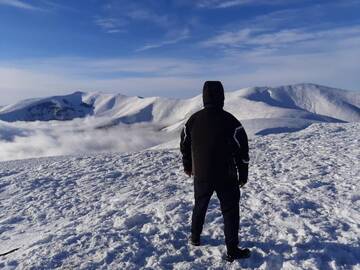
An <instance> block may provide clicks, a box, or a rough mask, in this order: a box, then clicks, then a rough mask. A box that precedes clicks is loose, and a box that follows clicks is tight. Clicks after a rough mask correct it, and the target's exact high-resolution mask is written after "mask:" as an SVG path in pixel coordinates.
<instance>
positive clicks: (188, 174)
mask: <svg viewBox="0 0 360 270" xmlns="http://www.w3.org/2000/svg"><path fill="white" fill-rule="evenodd" d="M184 172H185V174H186V175H187V176H189V177H191V175H192V172H191V171H186V170H185V171H184Z"/></svg>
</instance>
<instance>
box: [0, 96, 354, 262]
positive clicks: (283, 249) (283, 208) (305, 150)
mask: <svg viewBox="0 0 360 270" xmlns="http://www.w3.org/2000/svg"><path fill="white" fill-rule="evenodd" d="M259 91H260V90H259ZM251 92H252V91H251ZM359 129H360V123H345V124H344V123H339V124H333V123H332V124H314V125H312V126H310V127H308V128H306V129H304V130H302V131H299V132H294V133H284V134H275V135H269V136H256V137H254V138H253V140H252V141H251V142H250V153H251V159H250V160H251V162H250V175H249V182H248V184H247V185H246V186H245V187H244V189H243V190H242V195H241V202H240V209H241V221H240V224H241V230H240V239H241V245H242V246H243V247H249V248H250V249H251V251H252V256H251V257H250V259H248V260H244V261H240V262H234V263H232V264H230V263H227V262H225V261H224V260H223V259H222V256H223V255H224V253H225V246H224V236H223V225H222V224H223V222H222V216H221V212H220V209H219V203H218V200H217V199H216V197H215V196H214V197H213V198H212V199H211V201H210V205H209V209H208V213H207V218H206V224H205V227H204V232H203V237H202V241H203V243H204V245H203V246H201V247H192V246H189V244H188V236H189V233H190V216H191V209H192V205H193V187H192V181H193V180H192V179H190V178H187V177H186V176H185V175H184V173H183V172H182V166H181V158H180V155H179V152H178V150H176V151H169V150H161V151H141V152H136V153H124V154H118V153H114V154H112V153H106V154H86V155H76V156H62V157H52V158H40V159H28V160H19V161H7V162H0V179H1V182H0V199H1V211H0V241H1V246H0V254H5V253H8V254H7V255H3V256H0V268H1V269H359V268H360V249H359V241H360V238H359V236H360V231H359V224H360V214H359V213H360V194H359V190H360V181H359V180H360V166H359V159H358V158H359V154H360V152H359V144H360V141H359Z"/></svg>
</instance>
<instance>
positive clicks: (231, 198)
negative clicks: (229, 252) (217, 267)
mask: <svg viewBox="0 0 360 270" xmlns="http://www.w3.org/2000/svg"><path fill="white" fill-rule="evenodd" d="M194 191H195V205H194V209H193V213H192V222H191V233H192V235H194V236H195V237H198V236H200V234H201V232H202V229H203V225H204V221H205V215H206V210H207V208H208V204H209V201H210V198H211V196H212V194H213V192H214V191H216V195H217V197H218V198H219V200H220V206H221V212H222V215H223V218H224V232H225V243H226V247H227V248H228V249H231V248H235V247H237V245H238V244H239V237H238V233H239V219H240V218H239V201H240V189H239V186H238V184H237V183H236V182H235V181H229V182H224V183H216V184H212V183H204V182H200V181H196V180H195V181H194Z"/></svg>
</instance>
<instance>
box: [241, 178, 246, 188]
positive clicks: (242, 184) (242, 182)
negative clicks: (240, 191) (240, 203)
mask: <svg viewBox="0 0 360 270" xmlns="http://www.w3.org/2000/svg"><path fill="white" fill-rule="evenodd" d="M246 182H247V181H244V180H239V187H240V188H242V187H243V186H245V184H246Z"/></svg>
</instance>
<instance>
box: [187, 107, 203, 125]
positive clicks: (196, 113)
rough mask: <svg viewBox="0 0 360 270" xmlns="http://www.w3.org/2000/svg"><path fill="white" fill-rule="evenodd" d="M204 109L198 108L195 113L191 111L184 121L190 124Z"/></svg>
mask: <svg viewBox="0 0 360 270" xmlns="http://www.w3.org/2000/svg"><path fill="white" fill-rule="evenodd" d="M203 110H204V109H202V110H199V111H197V112H195V113H193V114H192V115H191V116H190V117H189V118H188V120H187V121H186V124H191V123H192V122H194V120H195V119H196V118H197V117H198V116H199V115H200V114H201V113H202V111H203Z"/></svg>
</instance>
